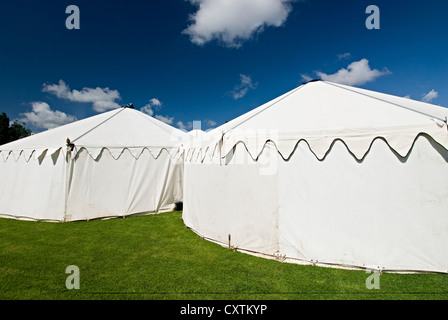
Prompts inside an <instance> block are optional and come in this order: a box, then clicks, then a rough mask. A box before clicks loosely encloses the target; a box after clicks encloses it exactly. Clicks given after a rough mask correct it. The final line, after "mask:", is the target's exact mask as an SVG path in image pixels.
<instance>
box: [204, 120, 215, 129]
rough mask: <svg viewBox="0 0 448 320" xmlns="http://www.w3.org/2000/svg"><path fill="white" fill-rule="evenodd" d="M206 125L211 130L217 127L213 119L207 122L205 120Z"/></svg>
mask: <svg viewBox="0 0 448 320" xmlns="http://www.w3.org/2000/svg"><path fill="white" fill-rule="evenodd" d="M205 124H206V125H207V127H209V128H214V127H215V126H216V121H213V120H211V119H207V120H205Z"/></svg>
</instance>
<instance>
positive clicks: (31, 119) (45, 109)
mask: <svg viewBox="0 0 448 320" xmlns="http://www.w3.org/2000/svg"><path fill="white" fill-rule="evenodd" d="M31 105H32V111H31V112H26V113H22V114H21V116H22V118H20V119H19V120H20V121H21V122H24V123H28V124H30V125H32V126H34V127H36V128H39V129H52V128H56V127H59V126H62V125H64V124H67V123H70V122H73V121H76V120H77V119H76V117H74V116H71V115H67V114H66V113H64V112H62V111H58V110H52V109H51V108H50V105H49V104H48V103H46V102H40V101H39V102H33V103H31Z"/></svg>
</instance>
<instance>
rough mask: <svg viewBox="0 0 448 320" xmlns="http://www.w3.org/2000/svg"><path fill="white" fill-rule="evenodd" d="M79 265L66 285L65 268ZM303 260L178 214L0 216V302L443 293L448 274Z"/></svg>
mask: <svg viewBox="0 0 448 320" xmlns="http://www.w3.org/2000/svg"><path fill="white" fill-rule="evenodd" d="M69 265H76V266H77V267H78V268H79V270H80V289H79V290H75V289H74V290H68V289H67V288H66V286H65V281H66V279H67V277H68V276H69V274H66V273H65V270H66V268H67V266H69ZM368 276H369V274H367V273H366V272H364V271H350V270H339V269H332V268H322V267H313V266H302V265H295V264H288V263H282V262H279V261H275V260H267V259H263V258H258V257H254V256H250V255H247V254H244V253H240V252H235V251H232V250H228V249H226V248H223V247H221V246H219V245H217V244H214V243H211V242H208V241H206V240H203V239H201V238H200V237H199V236H197V235H196V234H195V233H193V232H192V231H191V230H189V229H187V228H185V227H184V224H183V221H182V219H181V212H171V213H163V214H159V215H151V216H141V217H131V218H125V219H121V218H120V219H111V220H95V221H83V222H71V223H44V222H28V221H17V220H10V219H0V299H2V300H5V299H6V300H8V299H38V300H42V299H50V300H53V299H63V300H69V299H158V300H161V299H171V300H176V299H188V300H195V299H224V300H227V299H244V300H246V299H248V300H254V299H269V300H271V299H274V300H277V299H447V298H448V275H444V274H411V275H403V274H390V273H385V274H383V275H381V277H380V289H372V290H368V289H367V288H366V285H365V283H366V279H367V277H368Z"/></svg>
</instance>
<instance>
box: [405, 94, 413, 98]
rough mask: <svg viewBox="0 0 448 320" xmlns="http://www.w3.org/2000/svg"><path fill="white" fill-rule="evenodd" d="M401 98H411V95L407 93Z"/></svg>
mask: <svg viewBox="0 0 448 320" xmlns="http://www.w3.org/2000/svg"><path fill="white" fill-rule="evenodd" d="M403 98H406V99H411V95H410V94H407V95H405V96H404V97H403Z"/></svg>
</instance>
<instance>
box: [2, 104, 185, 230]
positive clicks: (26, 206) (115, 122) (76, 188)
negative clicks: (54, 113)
mask: <svg viewBox="0 0 448 320" xmlns="http://www.w3.org/2000/svg"><path fill="white" fill-rule="evenodd" d="M185 135H186V133H184V132H182V131H180V130H178V129H175V128H173V127H171V126H169V125H167V124H165V123H163V122H161V121H159V120H156V119H154V118H152V117H150V116H148V115H145V114H143V113H142V112H140V111H138V110H135V109H133V108H118V109H115V110H112V111H109V112H105V113H102V114H99V115H96V116H93V117H90V118H87V119H83V120H80V121H77V122H74V123H71V124H67V125H64V126H61V127H58V128H55V129H51V130H48V131H45V132H41V133H39V134H36V135H32V136H30V137H27V138H23V139H20V140H17V141H14V142H11V143H9V144H5V145H2V146H0V177H1V181H2V183H1V184H0V216H4V217H11V218H17V219H30V220H39V221H75V220H90V219H95V218H107V217H124V216H128V215H135V214H149V213H158V212H164V211H170V210H172V209H173V208H174V207H175V203H176V202H180V201H182V193H183V190H182V177H183V155H182V147H181V143H180V142H181V141H182V139H183V138H184V136H185ZM67 138H68V139H69V140H70V145H67V141H66V139H67Z"/></svg>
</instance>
